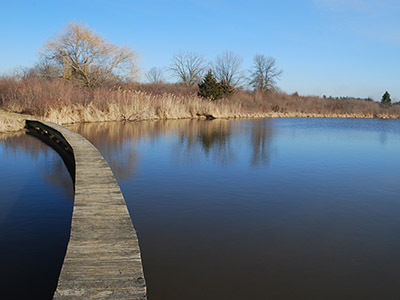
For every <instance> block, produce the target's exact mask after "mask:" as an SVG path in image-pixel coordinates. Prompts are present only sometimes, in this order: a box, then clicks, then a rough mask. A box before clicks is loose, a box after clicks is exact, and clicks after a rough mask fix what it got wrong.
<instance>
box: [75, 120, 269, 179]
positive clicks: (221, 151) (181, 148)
mask: <svg viewBox="0 0 400 300" xmlns="http://www.w3.org/2000/svg"><path fill="white" fill-rule="evenodd" d="M255 124H256V126H254V127H251V136H249V138H251V145H252V149H253V150H252V157H251V158H249V161H250V162H251V165H252V166H256V165H260V164H267V163H268V161H269V159H268V154H269V153H268V152H269V151H268V149H269V145H270V140H271V138H272V129H271V128H269V127H268V126H265V120H260V122H256V123H255ZM68 128H70V129H72V130H74V131H76V132H78V133H80V134H81V135H83V136H85V137H86V138H87V139H88V140H90V141H91V142H92V143H93V144H94V145H95V146H96V147H97V148H98V149H100V151H101V152H102V154H103V155H104V157H105V158H106V159H107V161H108V162H109V164H110V166H111V168H112V170H113V171H114V174H115V176H116V177H117V178H118V179H125V178H128V177H129V176H130V175H131V174H132V172H134V171H135V165H136V159H137V155H136V151H135V148H136V145H137V143H138V142H140V141H150V142H151V141H153V140H157V139H158V138H160V137H163V138H167V139H171V138H172V140H174V141H176V142H175V145H172V147H173V151H172V153H173V155H174V157H175V159H176V160H177V161H179V162H181V163H184V164H192V163H193V162H195V161H199V156H203V155H206V156H210V157H211V158H212V159H213V160H214V161H215V162H216V163H218V164H221V165H228V164H229V163H231V162H232V161H233V160H234V159H235V157H236V154H235V149H234V147H233V146H232V136H233V134H236V135H237V134H240V132H241V127H240V122H232V121H227V120H213V121H199V120H180V121H166V120H161V121H146V122H134V123H131V122H125V123H123V122H107V123H81V124H73V125H68Z"/></svg>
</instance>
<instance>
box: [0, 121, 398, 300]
mask: <svg viewBox="0 0 400 300" xmlns="http://www.w3.org/2000/svg"><path fill="white" fill-rule="evenodd" d="M71 128H72V129H73V130H75V131H77V132H79V133H80V134H82V135H83V136H85V137H86V138H88V139H89V140H90V141H91V142H92V143H93V144H94V145H95V146H97V147H98V149H99V150H100V152H101V153H102V154H103V155H104V157H105V158H106V160H107V161H108V162H109V164H110V166H111V168H112V170H113V171H114V174H115V176H116V178H117V180H118V182H119V184H120V186H121V190H122V192H123V194H124V196H125V199H126V202H127V205H128V208H129V211H130V214H131V216H132V219H133V223H134V226H135V228H136V230H137V234H138V237H139V242H140V246H141V250H142V258H143V266H144V272H145V277H146V281H147V288H148V299H149V300H158V299H160V300H161V299H162V300H168V299H174V300H176V299H182V300H183V299H185V300H188V299H392V298H394V297H396V296H397V295H398V294H399V293H400V287H399V286H398V282H397V279H398V278H400V258H399V256H398V253H399V252H400V240H399V239H398V235H399V233H400V218H399V215H400V197H399V194H400V185H399V184H398V183H399V179H400V175H399V169H400V159H399V157H398V155H399V153H400V121H399V120H364V119H296V118H294V119H255V120H229V121H228V120H213V121H197V120H180V121H149V122H140V123H105V124H102V123H100V124H80V125H76V126H71ZM29 138H30V139H32V138H31V137H29ZM38 143H39V142H38ZM0 147H2V148H0V149H1V151H0V161H1V165H2V171H1V172H0V173H1V176H2V179H3V180H2V183H1V184H3V185H5V186H6V187H1V191H2V194H7V195H11V194H12V193H13V191H15V190H16V189H18V188H19V186H20V184H18V183H17V181H15V182H14V180H16V179H14V178H12V177H11V176H10V175H9V173H10V171H8V169H10V168H11V169H13V168H12V167H7V168H6V169H4V168H3V164H6V165H8V164H10V163H11V161H12V160H13V159H14V160H15V161H16V164H17V165H18V166H21V165H23V168H22V167H17V169H18V168H19V169H24V170H25V169H26V168H27V167H29V166H30V165H31V164H33V166H32V167H30V168H31V169H32V170H31V171H29V172H32V175H31V176H30V177H34V175H33V174H34V173H35V174H36V175H35V177H34V178H35V180H39V179H40V178H41V180H42V181H45V182H44V183H47V185H46V184H44V186H45V187H42V188H39V190H35V188H34V187H33V186H29V188H26V187H24V189H22V190H23V191H25V190H28V192H27V194H25V195H23V197H21V198H24V199H25V198H26V199H25V200H24V201H22V200H21V203H20V204H19V206H17V205H16V207H15V209H14V210H10V209H8V210H7V209H6V215H8V220H9V222H8V223H7V224H8V225H6V226H8V227H5V228H8V229H7V232H8V235H7V236H8V237H6V239H7V238H8V239H11V238H12V239H17V238H21V239H22V240H24V238H23V237H22V236H21V237H19V236H18V234H19V233H18V232H17V233H13V230H14V227H22V228H24V227H31V226H29V224H27V223H24V222H32V221H24V220H18V218H16V217H15V216H13V214H15V213H16V211H17V212H18V211H19V210H22V209H23V208H24V207H25V206H27V207H28V209H27V211H28V212H29V214H32V212H33V211H35V210H33V209H32V208H31V206H32V202H33V201H31V200H27V199H28V198H29V197H31V196H30V195H31V194H33V193H34V194H41V195H43V196H42V197H40V196H39V197H38V200H36V201H34V202H36V204H35V205H37V206H38V207H43V208H42V209H43V210H44V212H41V214H43V221H42V222H50V223H48V225H46V226H43V228H40V226H39V229H40V230H43V231H45V232H46V234H48V232H47V231H49V228H52V230H54V231H55V230H56V229H55V228H57V226H56V225H55V224H51V220H52V218H53V217H52V216H47V217H46V219H47V221H44V219H45V218H44V217H45V216H46V214H47V213H48V211H49V208H50V207H51V208H52V209H53V210H55V212H52V214H53V213H54V215H55V216H57V214H58V213H60V211H63V214H65V215H66V217H65V219H67V220H68V214H70V210H71V205H70V200H68V199H70V193H71V191H72V187H71V186H70V182H69V181H70V179H69V178H68V173H67V172H66V170H63V176H64V177H61V176H60V173H61V172H60V171H59V169H60V168H61V164H62V161H61V162H60V161H58V162H57V163H55V161H54V160H53V159H56V155H53V153H52V152H51V151H52V150H51V149H50V150H49V149H48V148H46V147H47V146H45V145H44V146H41V150H40V151H39V154H37V156H38V157H42V158H40V159H38V158H37V157H32V155H31V154H30V153H31V151H33V150H32V149H31V148H32V147H31V146H29V145H28V147H26V148H24V147H25V146H24V147H23V146H15V145H12V143H10V142H9V141H8V142H7V141H6V142H4V143H3V144H2V145H1V146H0ZM20 148H22V149H23V150H19V149H20ZM4 149H6V150H7V149H14V150H13V151H10V150H7V151H6V150H4ZM15 149H16V150H15ZM9 152H12V153H14V152H15V153H18V154H11V155H10V153H9ZM20 152H24V154H21V153H20ZM44 153H46V154H44ZM10 156H11V157H12V158H13V159H11V158H10ZM3 161H4V162H3ZM46 164H47V165H48V167H46ZM59 165H60V167H58V166H59ZM41 168H45V169H46V170H47V171H46V172H43V171H42V173H41V171H40V170H41ZM24 172H27V171H24ZM11 173H12V172H11ZM41 174H42V175H41ZM54 174H57V176H55V177H56V179H54V178H53V177H54ZM23 176H24V174H23V175H22V177H23ZM16 177H21V175H17V176H16ZM49 178H53V180H50V179H49ZM30 180H32V179H30ZM1 184H0V185H1ZM34 185H35V186H36V185H38V184H37V183H35V184H34ZM40 189H42V190H40ZM49 190H55V192H60V193H61V194H60V195H57V196H56V195H52V194H51V193H53V192H50V191H49ZM3 191H4V192H3ZM55 192H54V193H55ZM21 193H22V192H21ZM63 193H64V194H63ZM62 194H63V195H64V196H63V195H62ZM7 197H9V196H7ZM63 197H64V198H63ZM47 198H48V199H49V200H43V199H47ZM50 200H51V201H50ZM3 201H4V200H2V202H3ZM9 202H10V201H9ZM11 202H13V203H14V202H17V201H16V200H11ZM6 203H7V201H6ZM0 205H1V204H0ZM8 206H10V205H8ZM6 207H7V204H6ZM7 211H8V212H7ZM27 218H28V219H35V218H36V217H35V216H27ZM3 219H4V218H3ZM56 219H57V222H60V223H61V225H60V226H59V227H60V230H63V232H64V233H63V234H62V235H65V234H68V229H65V226H64V225H65V224H66V223H68V221H61V219H62V220H64V219H63V218H60V217H58V216H57V217H56ZM0 226H2V227H4V225H3V224H0ZM2 227H0V232H2V231H1V230H2V229H1V228H2ZM57 230H58V229H57ZM3 231H4V229H3ZM25 239H27V241H23V242H19V243H30V239H31V237H30V233H29V235H28V237H25ZM43 239H44V237H43V236H40V239H39V240H38V241H37V242H36V243H37V244H39V248H40V249H42V250H43V254H42V255H43V257H46V259H47V258H48V256H49V255H50V253H53V252H52V251H53V249H47V248H46V241H43ZM51 239H52V243H59V244H62V243H64V242H65V241H64V242H62V241H56V238H53V237H51ZM3 240H4V238H3V235H0V245H3ZM5 241H6V242H7V245H8V244H9V243H11V242H9V241H8V240H5ZM40 244H42V246H43V247H40ZM0 247H1V251H5V250H4V249H6V250H7V249H8V246H6V247H4V246H0ZM25 247H26V246H25ZM25 251H27V250H26V249H25ZM64 251H65V250H64ZM14 252H15V250H14ZM28 252H29V251H28ZM1 254H2V255H1V256H2V259H4V260H6V259H5V258H3V256H4V255H8V256H10V257H11V256H12V255H13V251H11V250H10V251H8V252H6V254H3V252H2V253H1ZM24 255H26V254H25V253H24V252H22V250H21V251H20V252H17V253H15V255H14V256H15V257H14V258H13V259H14V260H16V261H18V260H22V259H21V257H24ZM31 263H32V262H24V263H23V264H27V265H29V264H31ZM49 264H50V262H43V263H42V266H43V265H49ZM2 266H3V265H2ZM21 268H22V266H21ZM1 269H2V271H3V267H2V268H1ZM21 270H23V269H21ZM21 272H23V271H21ZM18 284H19V285H20V284H21V281H20V282H18ZM21 299H22V298H21ZM31 299H33V298H31ZM38 299H39V298H38ZM41 299H46V298H44V297H43V298H41ZM49 299H50V298H49Z"/></svg>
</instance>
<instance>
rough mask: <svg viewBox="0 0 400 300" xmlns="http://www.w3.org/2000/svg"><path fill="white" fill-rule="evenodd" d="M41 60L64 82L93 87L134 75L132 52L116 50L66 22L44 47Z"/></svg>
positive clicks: (133, 55) (124, 49)
mask: <svg viewBox="0 0 400 300" xmlns="http://www.w3.org/2000/svg"><path fill="white" fill-rule="evenodd" d="M41 57H42V58H43V60H44V61H45V62H46V65H53V66H55V67H53V69H52V70H54V68H57V69H58V70H59V72H60V74H59V75H60V76H62V77H63V78H64V79H68V80H75V81H78V82H82V83H84V84H85V85H86V86H88V87H93V86H96V85H98V84H100V83H102V82H105V81H107V80H111V79H116V78H118V79H132V78H133V77H134V75H136V71H137V70H136V64H135V60H136V53H135V52H133V51H132V50H131V49H130V48H127V47H124V48H121V47H118V46H115V45H113V44H111V43H109V42H108V41H107V40H105V39H104V38H102V37H101V36H100V35H99V34H97V33H96V32H95V31H93V30H90V29H89V28H87V27H85V26H82V25H79V24H75V23H70V24H68V25H67V26H66V28H65V29H64V31H63V32H62V33H61V34H58V35H56V36H55V37H54V38H52V39H51V40H50V41H49V42H48V43H47V44H45V45H44V47H43V50H42V53H41Z"/></svg>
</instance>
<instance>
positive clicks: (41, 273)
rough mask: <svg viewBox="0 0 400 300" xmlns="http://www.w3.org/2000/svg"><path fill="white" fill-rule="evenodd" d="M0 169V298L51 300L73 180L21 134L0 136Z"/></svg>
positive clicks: (56, 159)
mask: <svg viewBox="0 0 400 300" xmlns="http://www.w3.org/2000/svg"><path fill="white" fill-rule="evenodd" d="M0 166H1V168H0V170H1V172H0V195H1V196H0V266H1V267H0V282H1V283H2V290H1V297H0V298H1V299H10V300H12V299H40V300H46V299H52V296H53V293H54V290H55V288H56V285H57V280H58V275H59V272H60V269H61V266H62V262H63V259H64V255H65V250H66V246H67V243H68V239H69V232H70V222H71V215H72V204H73V184H72V179H71V177H70V175H69V173H68V171H67V169H66V167H65V165H64V162H63V161H62V159H61V157H60V156H59V155H58V154H57V153H56V152H55V151H54V150H53V149H51V148H49V147H48V146H47V145H46V144H44V143H42V142H41V141H39V140H38V139H36V138H34V137H32V136H29V135H26V134H25V133H24V132H21V133H17V134H13V135H0ZM27 278H29V280H26V279H27ZM21 282H22V283H23V286H24V288H21Z"/></svg>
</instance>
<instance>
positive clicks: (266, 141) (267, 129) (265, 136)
mask: <svg viewBox="0 0 400 300" xmlns="http://www.w3.org/2000/svg"><path fill="white" fill-rule="evenodd" d="M270 123H271V120H268V119H258V120H254V121H253V124H254V125H253V126H252V128H251V145H252V149H253V151H252V156H251V160H250V164H251V165H252V166H254V167H255V166H261V165H268V163H269V161H270V151H271V143H272V137H273V127H272V126H271V124H270Z"/></svg>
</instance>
